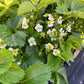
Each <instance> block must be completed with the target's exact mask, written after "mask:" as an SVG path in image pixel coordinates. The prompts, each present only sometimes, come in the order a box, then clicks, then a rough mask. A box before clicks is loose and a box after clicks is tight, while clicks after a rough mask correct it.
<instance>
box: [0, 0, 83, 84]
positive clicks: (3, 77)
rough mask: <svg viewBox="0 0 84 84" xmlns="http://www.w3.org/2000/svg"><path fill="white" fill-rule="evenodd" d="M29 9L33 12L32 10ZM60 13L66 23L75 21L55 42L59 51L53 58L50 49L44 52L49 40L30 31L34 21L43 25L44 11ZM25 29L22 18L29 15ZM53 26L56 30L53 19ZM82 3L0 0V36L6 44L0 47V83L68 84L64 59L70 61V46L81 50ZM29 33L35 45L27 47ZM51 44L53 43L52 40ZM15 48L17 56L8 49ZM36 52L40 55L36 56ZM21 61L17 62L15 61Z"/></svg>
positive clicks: (75, 0)
mask: <svg viewBox="0 0 84 84" xmlns="http://www.w3.org/2000/svg"><path fill="white" fill-rule="evenodd" d="M31 10H32V11H33V12H34V13H32V12H31ZM46 12H48V13H52V14H53V15H57V16H56V18H58V17H59V15H62V16H63V18H64V20H63V23H64V25H62V26H63V27H65V25H66V24H67V23H66V22H68V21H69V20H70V21H73V20H74V21H75V25H73V28H72V31H73V32H71V33H70V34H69V35H67V37H65V38H64V39H65V40H64V41H59V42H58V44H59V48H60V50H61V53H60V54H58V55H57V56H56V57H55V56H53V55H52V53H51V52H49V53H47V52H46V51H45V49H44V48H45V47H44V44H45V43H47V41H48V42H49V41H50V40H49V39H48V38H45V39H46V41H45V39H44V38H40V34H39V33H38V32H35V31H34V26H35V24H37V23H41V24H43V25H44V27H45V30H47V27H46V24H45V22H46V20H45V19H44V18H43V17H42V16H43V14H44V13H46ZM28 14H30V15H33V16H34V19H30V22H29V28H28V29H26V30H23V29H22V28H21V24H22V19H23V18H24V17H27V18H29V16H30V15H28ZM55 23H56V24H55V25H54V27H55V28H57V31H58V30H59V29H60V26H59V25H57V21H55ZM80 26H82V27H84V2H83V1H81V0H40V1H39V2H38V3H37V2H36V0H0V38H1V39H3V41H4V43H5V44H6V45H7V47H6V48H5V49H0V83H1V84H48V81H51V82H52V83H53V84H68V81H67V76H66V70H65V68H64V62H67V63H68V64H69V61H73V62H74V55H73V53H72V51H73V49H77V50H81V49H82V47H81V39H80V38H79V37H80V35H81V32H83V31H84V28H80ZM30 36H33V37H34V38H35V39H36V42H37V44H38V45H37V46H32V47H30V46H28V42H27V39H28V38H29V37H30ZM53 43H54V44H55V43H56V42H53ZM10 46H13V48H18V49H19V52H18V55H17V56H13V52H12V51H9V50H8V48H9V47H10ZM39 52H42V54H41V55H40V56H39ZM18 61H21V65H20V66H19V65H17V62H18Z"/></svg>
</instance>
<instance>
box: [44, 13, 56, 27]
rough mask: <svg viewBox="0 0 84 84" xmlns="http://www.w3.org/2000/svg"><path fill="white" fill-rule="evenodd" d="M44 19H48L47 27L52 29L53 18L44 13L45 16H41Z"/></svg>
mask: <svg viewBox="0 0 84 84" xmlns="http://www.w3.org/2000/svg"><path fill="white" fill-rule="evenodd" d="M43 16H44V17H48V20H49V21H48V27H53V24H54V20H55V19H54V17H53V16H52V15H51V14H48V13H45V15H43Z"/></svg>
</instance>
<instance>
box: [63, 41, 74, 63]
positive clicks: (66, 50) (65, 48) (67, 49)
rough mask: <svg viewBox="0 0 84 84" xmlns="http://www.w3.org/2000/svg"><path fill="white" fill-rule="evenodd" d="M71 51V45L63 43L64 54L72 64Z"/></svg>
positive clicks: (72, 56)
mask: <svg viewBox="0 0 84 84" xmlns="http://www.w3.org/2000/svg"><path fill="white" fill-rule="evenodd" d="M71 49H72V45H71V43H65V46H64V52H65V53H66V54H67V55H68V56H69V60H71V61H72V62H74V55H73V53H72V52H71Z"/></svg>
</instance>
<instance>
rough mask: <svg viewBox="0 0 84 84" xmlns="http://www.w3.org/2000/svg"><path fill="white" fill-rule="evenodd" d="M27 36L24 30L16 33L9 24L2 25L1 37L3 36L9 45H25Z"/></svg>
mask: <svg viewBox="0 0 84 84" xmlns="http://www.w3.org/2000/svg"><path fill="white" fill-rule="evenodd" d="M2 28H3V30H2ZM25 37H26V34H25V32H23V31H16V33H14V34H13V33H12V31H11V30H10V28H9V27H8V26H6V25H0V38H2V39H3V40H4V42H5V43H6V44H7V45H8V46H19V47H22V46H24V44H25Z"/></svg>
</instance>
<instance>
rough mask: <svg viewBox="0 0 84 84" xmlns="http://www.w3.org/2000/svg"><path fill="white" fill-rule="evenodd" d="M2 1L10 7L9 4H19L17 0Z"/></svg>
mask: <svg viewBox="0 0 84 84" xmlns="http://www.w3.org/2000/svg"><path fill="white" fill-rule="evenodd" d="M4 3H5V4H6V5H7V6H8V7H10V6H13V5H16V4H19V1H18V0H4Z"/></svg>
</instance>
